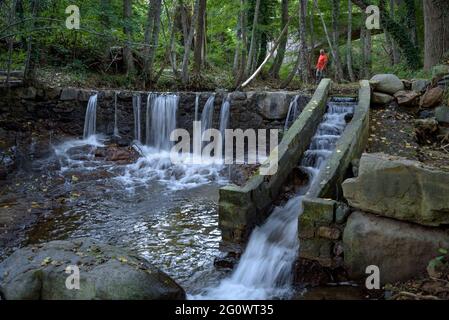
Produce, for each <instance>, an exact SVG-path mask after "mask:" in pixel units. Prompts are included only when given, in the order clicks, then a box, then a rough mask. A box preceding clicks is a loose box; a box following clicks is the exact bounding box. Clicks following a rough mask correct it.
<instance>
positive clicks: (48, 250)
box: [0, 238, 185, 300]
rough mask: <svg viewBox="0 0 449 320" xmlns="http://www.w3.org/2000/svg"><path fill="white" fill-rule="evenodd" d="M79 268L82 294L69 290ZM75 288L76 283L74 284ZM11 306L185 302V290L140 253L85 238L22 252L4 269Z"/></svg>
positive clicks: (3, 285) (0, 282)
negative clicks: (73, 302)
mask: <svg viewBox="0 0 449 320" xmlns="http://www.w3.org/2000/svg"><path fill="white" fill-rule="evenodd" d="M68 266H72V269H73V266H76V267H78V268H79V290H77V289H68V288H67V287H66V281H67V277H69V276H70V275H73V274H74V273H73V271H72V272H68V273H66V268H67V267H68ZM73 283H74V282H73ZM0 293H1V295H2V296H3V297H4V298H5V299H6V300H17V299H19V300H21V299H42V300H53V299H61V300H70V299H81V300H91V299H105V300H109V299H114V300H115V299H124V300H134V299H136V300H137V299H139V300H142V299H146V300H147V299H184V298H185V292H184V290H183V289H182V288H181V287H180V286H179V285H178V284H177V283H176V282H175V281H174V280H172V279H171V278H170V277H169V276H167V275H166V274H165V273H163V272H162V271H160V270H158V269H157V268H156V267H154V266H152V265H151V264H150V263H148V262H147V261H146V260H144V259H143V258H141V257H139V256H137V255H136V254H135V253H132V252H130V251H127V250H125V249H122V248H118V247H113V246H110V245H106V244H102V243H99V242H97V241H94V240H91V239H87V238H81V239H77V240H73V241H52V242H48V243H45V244H42V245H37V246H30V247H26V248H22V249H19V250H17V251H16V252H14V253H13V254H12V255H11V256H9V257H8V258H6V259H5V260H4V261H3V262H2V263H0Z"/></svg>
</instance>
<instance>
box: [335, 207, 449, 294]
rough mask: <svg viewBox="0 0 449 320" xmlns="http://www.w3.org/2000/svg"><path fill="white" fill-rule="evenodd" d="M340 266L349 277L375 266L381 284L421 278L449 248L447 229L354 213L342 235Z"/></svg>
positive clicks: (356, 277)
mask: <svg viewBox="0 0 449 320" xmlns="http://www.w3.org/2000/svg"><path fill="white" fill-rule="evenodd" d="M343 247H344V263H345V265H346V267H347V268H348V271H349V275H350V277H352V278H355V279H360V278H366V277H367V274H366V273H365V271H366V267H367V266H370V265H375V266H377V267H379V271H380V282H381V284H382V285H383V284H386V283H393V282H396V281H406V280H408V279H410V278H413V277H418V276H420V275H424V274H425V272H426V267H427V264H428V262H429V261H430V260H431V259H433V258H435V257H436V256H438V255H440V254H439V252H438V250H439V249H440V248H449V232H448V230H440V229H436V228H429V227H423V226H419V225H415V224H411V223H407V222H402V221H397V220H393V219H389V218H384V217H377V216H375V215H372V214H369V213H362V212H354V213H352V214H351V215H350V216H349V218H348V223H347V224H346V228H345V229H344V233H343Z"/></svg>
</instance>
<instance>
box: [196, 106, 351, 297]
mask: <svg viewBox="0 0 449 320" xmlns="http://www.w3.org/2000/svg"><path fill="white" fill-rule="evenodd" d="M342 104H343V106H342ZM344 104H346V105H347V104H348V103H347V102H346V103H341V102H339V101H332V100H331V101H330V102H329V104H328V110H327V113H326V114H325V115H324V117H323V121H322V123H321V124H320V125H319V127H318V129H317V131H316V133H315V135H314V137H313V140H312V143H311V144H310V146H309V149H308V151H307V152H306V153H305V155H304V157H303V159H302V161H301V163H300V168H301V169H302V170H303V171H305V172H306V173H307V174H308V175H309V181H308V183H307V185H306V186H303V187H302V188H301V189H300V191H299V192H298V194H297V195H296V196H295V197H293V198H291V199H290V200H288V201H287V203H286V204H285V205H283V206H279V207H276V208H275V209H274V210H273V212H272V213H271V215H270V216H269V218H268V219H267V220H266V222H265V223H264V224H263V225H262V226H260V227H256V228H255V229H254V231H253V232H252V234H251V236H250V239H249V241H248V245H247V247H246V249H245V252H244V254H243V255H242V257H241V258H240V261H239V263H238V265H237V266H236V268H235V269H234V271H233V273H232V275H231V276H230V277H228V278H225V279H223V280H222V281H221V283H220V284H219V285H218V286H217V287H214V288H208V289H206V291H205V292H204V293H203V294H201V295H198V296H192V298H199V299H272V298H288V297H289V296H290V295H291V293H292V290H291V283H292V280H293V279H292V278H293V270H292V269H293V266H294V262H295V260H296V258H297V253H298V250H299V241H298V217H299V214H301V212H302V199H303V197H304V195H305V194H306V192H307V190H309V188H310V186H311V185H312V184H314V183H316V177H317V174H318V172H319V170H320V169H321V168H322V167H323V165H324V163H325V161H326V160H327V158H328V157H329V156H330V154H331V153H332V150H333V149H334V148H335V145H336V142H337V140H338V138H336V139H334V138H329V136H330V135H332V136H334V135H335V136H338V137H339V136H340V135H341V134H342V132H343V130H344V128H345V125H346V121H345V116H346V114H347V113H350V112H353V111H352V110H353V106H354V104H355V103H352V104H350V106H345V105H344ZM329 128H332V129H331V130H329Z"/></svg>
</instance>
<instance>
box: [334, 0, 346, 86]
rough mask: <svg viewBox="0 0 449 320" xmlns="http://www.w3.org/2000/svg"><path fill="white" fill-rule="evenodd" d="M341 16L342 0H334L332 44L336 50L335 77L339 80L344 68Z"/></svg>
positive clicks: (341, 77)
mask: <svg viewBox="0 0 449 320" xmlns="http://www.w3.org/2000/svg"><path fill="white" fill-rule="evenodd" d="M339 18H340V0H332V46H333V51H334V54H333V56H334V61H333V65H334V66H335V77H336V78H337V81H341V80H342V79H343V72H342V71H343V69H342V66H341V59H340V50H339V41H338V40H339V31H338V27H339V26H338V20H339Z"/></svg>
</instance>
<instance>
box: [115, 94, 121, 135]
mask: <svg viewBox="0 0 449 320" xmlns="http://www.w3.org/2000/svg"><path fill="white" fill-rule="evenodd" d="M117 117H118V115H117V91H115V92H114V136H116V137H120V133H119V131H118V118H117Z"/></svg>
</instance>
